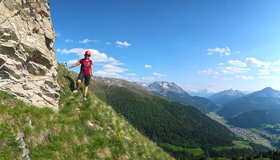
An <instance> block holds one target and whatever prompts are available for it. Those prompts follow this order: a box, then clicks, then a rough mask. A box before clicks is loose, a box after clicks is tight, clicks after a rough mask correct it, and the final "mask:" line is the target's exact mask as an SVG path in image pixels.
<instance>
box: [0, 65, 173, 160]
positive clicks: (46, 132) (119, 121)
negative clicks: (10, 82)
mask: <svg viewBox="0 0 280 160" xmlns="http://www.w3.org/2000/svg"><path fill="white" fill-rule="evenodd" d="M59 74H60V75H61V76H60V77H61V78H60V79H59V80H58V82H59V84H60V85H61V97H60V104H59V111H58V112H55V111H53V110H52V109H50V108H48V107H45V108H38V107H34V106H32V105H29V104H26V103H24V102H22V101H20V100H17V99H16V98H15V97H12V96H11V95H8V94H6V93H4V92H0V101H1V104H0V128H1V130H0V157H1V158H0V159H19V157H20V156H21V152H22V150H21V149H20V148H19V142H18V141H17V140H16V137H17V134H18V133H19V132H20V131H23V132H24V134H25V137H24V140H25V142H26V143H27V145H28V147H29V148H30V157H31V158H32V159H112V160H115V159H126V158H129V159H135V160H137V159H139V160H140V159H159V160H161V159H173V158H172V157H171V156H169V155H168V154H167V153H165V152H164V151H163V150H162V149H161V148H159V147H158V146H157V145H156V144H155V143H153V142H151V141H150V140H149V139H148V138H146V137H144V136H143V135H141V134H140V133H139V132H138V131H137V130H136V129H135V128H133V126H132V125H130V124H129V123H128V122H127V121H126V120H125V119H124V118H123V117H122V116H121V115H119V114H117V113H116V112H115V111H114V110H113V109H112V108H111V107H110V106H108V105H106V104H105V103H103V102H102V101H100V100H99V99H98V98H97V97H96V96H94V95H93V93H91V92H89V96H88V97H89V100H88V101H87V102H82V94H81V91H82V89H80V92H79V94H75V95H74V94H72V93H71V90H70V88H71V86H73V77H72V76H71V74H70V73H69V72H68V71H66V69H65V68H64V67H62V66H59Z"/></svg>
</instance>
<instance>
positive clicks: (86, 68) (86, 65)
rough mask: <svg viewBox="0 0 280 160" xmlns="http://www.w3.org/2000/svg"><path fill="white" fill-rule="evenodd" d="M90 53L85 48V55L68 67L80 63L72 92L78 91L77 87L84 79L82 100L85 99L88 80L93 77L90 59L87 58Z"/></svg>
mask: <svg viewBox="0 0 280 160" xmlns="http://www.w3.org/2000/svg"><path fill="white" fill-rule="evenodd" d="M90 55H91V52H90V51H89V50H86V51H85V55H84V56H85V57H84V58H83V59H81V60H79V61H78V62H76V63H75V64H73V65H72V66H70V67H69V68H68V70H69V69H71V68H74V67H76V66H78V65H80V64H81V69H80V73H79V76H78V79H77V82H76V88H75V89H74V90H73V93H78V89H79V87H80V85H81V83H82V81H83V80H84V79H85V87H84V95H83V100H84V101H86V100H87V92H88V85H89V82H90V80H92V79H93V74H92V73H93V71H92V61H91V60H90V59H89V57H90Z"/></svg>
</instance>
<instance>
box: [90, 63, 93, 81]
mask: <svg viewBox="0 0 280 160" xmlns="http://www.w3.org/2000/svg"><path fill="white" fill-rule="evenodd" d="M90 80H93V65H91V67H90Z"/></svg>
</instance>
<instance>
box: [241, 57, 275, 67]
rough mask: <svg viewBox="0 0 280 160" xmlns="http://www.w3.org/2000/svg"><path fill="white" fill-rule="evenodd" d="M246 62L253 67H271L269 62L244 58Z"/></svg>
mask: <svg viewBox="0 0 280 160" xmlns="http://www.w3.org/2000/svg"><path fill="white" fill-rule="evenodd" d="M246 62H247V63H249V64H250V65H252V66H254V67H261V68H268V67H270V66H271V62H264V61H260V60H257V59H256V58H255V57H250V58H246Z"/></svg>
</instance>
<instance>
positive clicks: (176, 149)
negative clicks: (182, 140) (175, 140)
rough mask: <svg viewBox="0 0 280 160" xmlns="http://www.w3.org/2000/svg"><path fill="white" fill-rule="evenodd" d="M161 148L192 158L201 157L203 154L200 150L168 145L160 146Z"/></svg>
mask: <svg viewBox="0 0 280 160" xmlns="http://www.w3.org/2000/svg"><path fill="white" fill-rule="evenodd" d="M161 146H162V147H163V148H165V149H166V150H171V151H173V152H185V153H186V154H190V155H192V156H194V157H198V156H202V155H203V154H204V151H203V150H202V149H201V148H184V147H180V146H175V145H171V144H168V143H164V144H161Z"/></svg>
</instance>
